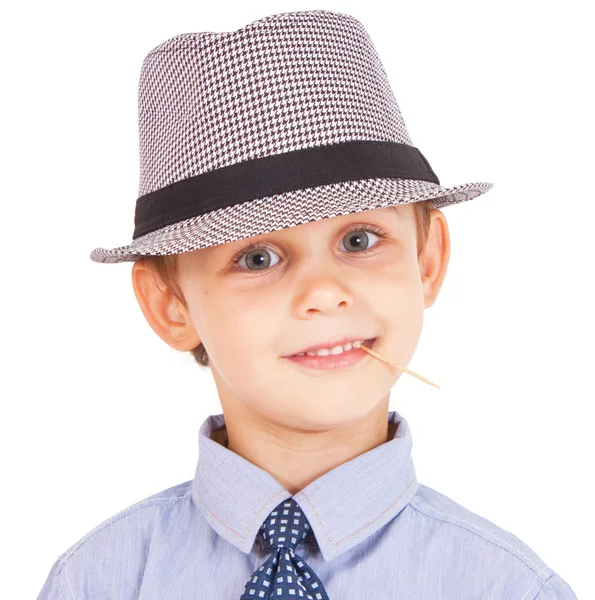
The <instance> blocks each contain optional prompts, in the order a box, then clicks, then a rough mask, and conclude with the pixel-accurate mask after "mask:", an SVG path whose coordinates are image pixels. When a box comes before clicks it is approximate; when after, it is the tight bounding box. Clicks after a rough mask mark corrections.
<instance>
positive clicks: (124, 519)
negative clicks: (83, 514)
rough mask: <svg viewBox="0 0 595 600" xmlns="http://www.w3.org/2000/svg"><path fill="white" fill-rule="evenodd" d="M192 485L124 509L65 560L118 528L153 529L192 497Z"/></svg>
mask: <svg viewBox="0 0 595 600" xmlns="http://www.w3.org/2000/svg"><path fill="white" fill-rule="evenodd" d="M191 483H192V482H191V481H186V482H184V483H179V484H177V485H175V486H172V487H170V488H167V489H165V490H162V491H160V492H157V493H156V494H153V495H152V496H149V497H148V498H144V499H143V500H140V501H138V502H135V503H134V504H132V505H131V506H128V507H127V508H124V509H123V510H121V511H120V512H118V513H116V514H115V515H113V516H111V517H109V518H108V519H106V520H105V521H103V522H102V523H100V524H99V525H97V526H96V527H95V528H93V529H92V530H91V531H90V532H89V533H87V534H86V535H85V536H84V537H83V538H81V539H80V540H79V541H78V542H76V543H75V544H74V545H73V546H71V547H70V548H69V549H68V550H67V551H66V552H64V553H63V554H62V557H63V558H64V559H65V560H68V559H69V558H70V557H72V556H73V555H74V554H76V553H77V552H78V551H79V550H80V549H81V548H82V547H83V546H84V545H85V544H87V543H89V542H90V541H91V540H92V539H93V538H96V537H97V536H99V535H100V534H101V533H102V532H104V531H108V530H110V529H112V530H113V529H117V528H122V529H128V528H129V527H131V526H134V527H139V526H140V527H151V525H154V524H155V523H156V521H158V520H159V519H162V518H163V516H164V515H165V514H166V513H167V511H168V510H169V509H171V508H172V507H174V506H176V505H177V504H179V503H180V502H184V501H185V500H187V499H188V498H189V497H190V495H191V488H190V486H191ZM137 517H138V518H137Z"/></svg>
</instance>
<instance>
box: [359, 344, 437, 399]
mask: <svg viewBox="0 0 595 600" xmlns="http://www.w3.org/2000/svg"><path fill="white" fill-rule="evenodd" d="M360 348H361V349H362V350H365V351H366V352H368V353H369V354H371V355H372V356H374V357H376V358H378V359H380V360H382V361H384V362H385V363H388V364H389V365H392V366H393V367H397V369H401V371H405V373H409V375H413V377H417V378H418V379H421V380H422V381H425V382H426V383H429V384H430V385H433V386H434V387H435V388H438V389H440V387H438V386H437V385H436V384H435V383H432V382H431V381H430V380H429V379H426V378H425V377H422V376H421V375H418V374H417V373H414V372H413V371H411V370H410V369H407V368H406V367H402V366H401V365H398V364H397V363H395V362H393V361H392V360H388V358H384V356H382V354H378V352H374V350H372V349H371V348H368V347H367V346H364V345H363V344H362V345H361V346H360Z"/></svg>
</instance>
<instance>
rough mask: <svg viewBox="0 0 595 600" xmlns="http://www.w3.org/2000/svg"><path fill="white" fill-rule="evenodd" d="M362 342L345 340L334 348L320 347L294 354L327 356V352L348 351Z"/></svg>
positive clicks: (338, 352)
mask: <svg viewBox="0 0 595 600" xmlns="http://www.w3.org/2000/svg"><path fill="white" fill-rule="evenodd" d="M362 344H363V342H362V341H361V340H357V341H355V342H347V343H346V344H341V345H340V346H335V347H334V348H320V349H318V350H316V351H313V350H311V351H309V352H300V353H299V354H296V355H295V356H304V355H306V354H307V355H308V356H328V355H329V354H341V353H343V352H348V351H349V350H351V349H352V348H359V347H360V346H361V345H362Z"/></svg>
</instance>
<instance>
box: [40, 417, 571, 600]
mask: <svg viewBox="0 0 595 600" xmlns="http://www.w3.org/2000/svg"><path fill="white" fill-rule="evenodd" d="M388 420H389V424H390V423H393V424H395V425H397V428H396V432H395V433H394V436H393V437H391V438H390V439H389V441H387V442H386V443H384V444H381V445H380V446H377V447H376V448H373V449H372V450H369V451H368V452H365V453H364V454H361V455H359V456H357V457H355V458H353V459H352V460H350V461H348V462H346V463H344V464H342V465H339V466H338V467H336V468H334V469H332V470H331V471H329V472H328V473H325V474H324V475H322V476H321V477H319V478H318V479H316V480H315V481H313V482H312V483H310V484H309V485H308V486H306V487H305V488H304V489H303V490H301V491H300V492H298V493H297V494H295V495H294V496H293V498H294V499H295V501H296V502H297V503H298V504H299V505H300V507H301V509H302V511H303V512H304V514H305V516H306V518H307V519H308V521H309V523H310V526H311V529H312V532H313V534H314V535H313V536H311V537H309V538H307V539H306V541H305V542H303V543H301V544H300V545H299V546H298V547H297V549H296V554H297V555H299V556H301V558H303V559H304V560H305V561H306V563H307V564H308V565H309V566H310V568H311V569H313V570H314V571H315V573H316V574H317V575H318V577H319V578H320V579H321V581H322V583H323V585H324V587H325V589H326V591H327V592H328V595H329V598H330V600H362V599H367V598H373V599H374V600H384V599H386V600H389V599H390V600H393V599H394V600H571V599H574V600H576V595H575V594H574V592H573V591H572V589H571V588H570V586H569V585H568V584H567V583H566V582H565V581H564V580H563V579H562V578H561V577H560V576H559V575H558V574H556V573H555V572H554V571H552V569H550V568H549V567H548V566H547V565H546V564H545V563H544V562H543V561H542V560H541V559H540V558H539V557H538V556H537V555H536V554H535V552H533V550H531V548H529V547H528V546H527V545H526V544H524V543H523V542H522V541H521V540H520V539H518V538H517V537H516V536H514V535H513V534H512V533H509V532H508V531H506V530H504V529H501V528H500V527H497V526H496V525H495V524H493V523H491V522H490V521H488V520H486V519H484V518H482V517H480V516H478V515H476V514H474V513H472V512H470V511H468V510H466V509H465V508H463V507H462V506H461V505H459V504H457V503H456V502H454V501H453V500H450V499H449V498H447V497H446V496H444V495H442V494H440V493H439V492H437V491H435V490H433V489H431V488H429V487H427V486H424V485H421V484H419V483H418V482H417V479H416V476H415V470H414V468H413V461H412V457H411V448H412V439H411V432H410V429H409V425H408V424H407V421H406V420H405V419H404V418H403V417H402V416H400V415H399V414H398V413H397V412H396V411H392V412H389V413H388ZM224 425H225V419H224V415H223V414H218V415H211V416H209V417H207V419H206V420H205V421H204V423H203V424H202V425H201V427H200V430H199V434H198V442H199V457H198V464H197V467H196V472H195V476H194V479H193V480H191V481H187V482H185V483H181V484H179V485H176V486H174V487H172V488H169V489H167V490H164V491H162V492H160V493H158V494H155V495H153V496H151V497H149V498H147V499H145V500H142V501H141V502H138V503H136V504H134V505H132V506H130V507H129V508H126V509H125V510H123V511H121V512H119V513H118V514H116V515H114V516H113V517H111V518H109V519H108V520H106V521H104V522H103V523H101V524H100V525H98V526H97V527H96V528H95V529H93V530H92V531H91V532H89V533H88V534H87V535H86V536H84V537H83V538H82V539H81V540H80V541H78V542H77V543H76V544H74V545H73V546H72V547H71V548H69V549H68V550H67V551H66V552H64V553H63V554H62V555H61V556H60V557H59V558H58V560H57V561H56V562H55V563H54V565H53V567H52V569H51V571H50V574H49V576H48V578H47V580H46V582H45V584H44V586H43V588H42V590H41V592H40V595H39V596H38V600H137V599H138V600H191V599H196V600H198V599H205V600H206V599H209V600H215V599H216V600H239V598H240V596H241V595H242V593H243V592H244V587H245V584H246V583H247V581H248V580H249V579H250V578H251V577H252V575H253V573H254V571H255V570H256V569H257V568H258V567H260V566H261V565H262V564H263V563H264V562H265V561H266V559H267V558H268V556H269V555H270V552H268V551H267V550H266V549H265V548H264V547H263V545H262V544H263V540H262V538H261V536H260V535H259V534H258V530H259V528H260V526H261V525H262V524H263V522H264V521H265V519H266V517H267V516H268V515H269V513H270V512H271V511H272V510H273V509H275V507H277V506H278V505H279V503H281V502H282V501H283V500H286V499H287V498H291V494H290V493H289V492H288V491H287V490H285V489H284V488H283V486H281V485H280V484H279V483H278V482H277V480H276V479H274V477H272V476H271V475H270V474H269V473H267V472H266V471H264V470H263V469H261V468H259V467H257V466H255V465H254V464H252V463H250V462H249V461H247V460H246V459H244V458H243V457H241V456H240V455H238V454H236V453H234V452H232V451H231V450H229V449H228V448H227V447H226V445H225V442H224V441H223V442H222V441H221V439H219V441H216V440H214V439H211V435H212V434H214V433H215V432H216V431H217V430H220V431H219V432H218V434H216V436H215V437H219V436H221V434H222V433H223V434H224V433H225V431H226V430H224V429H221V428H223V427H224ZM223 439H224V438H223Z"/></svg>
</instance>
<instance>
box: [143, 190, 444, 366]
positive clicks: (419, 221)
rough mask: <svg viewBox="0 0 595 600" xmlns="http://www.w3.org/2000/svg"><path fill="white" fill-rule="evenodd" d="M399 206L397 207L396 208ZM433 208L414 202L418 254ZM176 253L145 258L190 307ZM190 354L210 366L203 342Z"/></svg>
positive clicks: (429, 202)
mask: <svg viewBox="0 0 595 600" xmlns="http://www.w3.org/2000/svg"><path fill="white" fill-rule="evenodd" d="M396 208H397V207H395V209H396ZM432 208H433V201H432V200H425V201H422V202H414V203H413V209H414V214H415V225H416V229H417V256H418V258H419V256H420V255H421V253H422V252H423V251H424V249H425V247H426V243H427V241H428V232H429V229H430V211H431V210H432ZM176 256H177V255H176V254H165V255H145V256H144V257H143V258H144V259H145V261H146V263H147V264H148V265H149V266H150V267H153V269H154V270H155V271H156V273H157V275H158V276H159V278H160V279H161V280H162V281H163V283H164V284H165V285H166V286H167V287H168V288H169V289H170V290H171V291H172V293H173V294H174V296H175V297H176V298H177V299H178V300H179V301H180V302H181V303H182V304H183V306H184V307H185V308H188V305H187V304H186V299H185V298H184V294H183V292H182V290H181V289H180V286H179V285H178V283H177V271H178V262H177V259H176ZM190 354H191V355H192V357H193V358H194V360H195V361H196V363H197V364H198V365H199V366H200V367H205V368H206V367H208V366H209V355H208V354H207V351H206V349H205V347H204V345H203V344H202V343H200V344H199V345H198V346H196V348H193V349H192V350H190Z"/></svg>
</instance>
